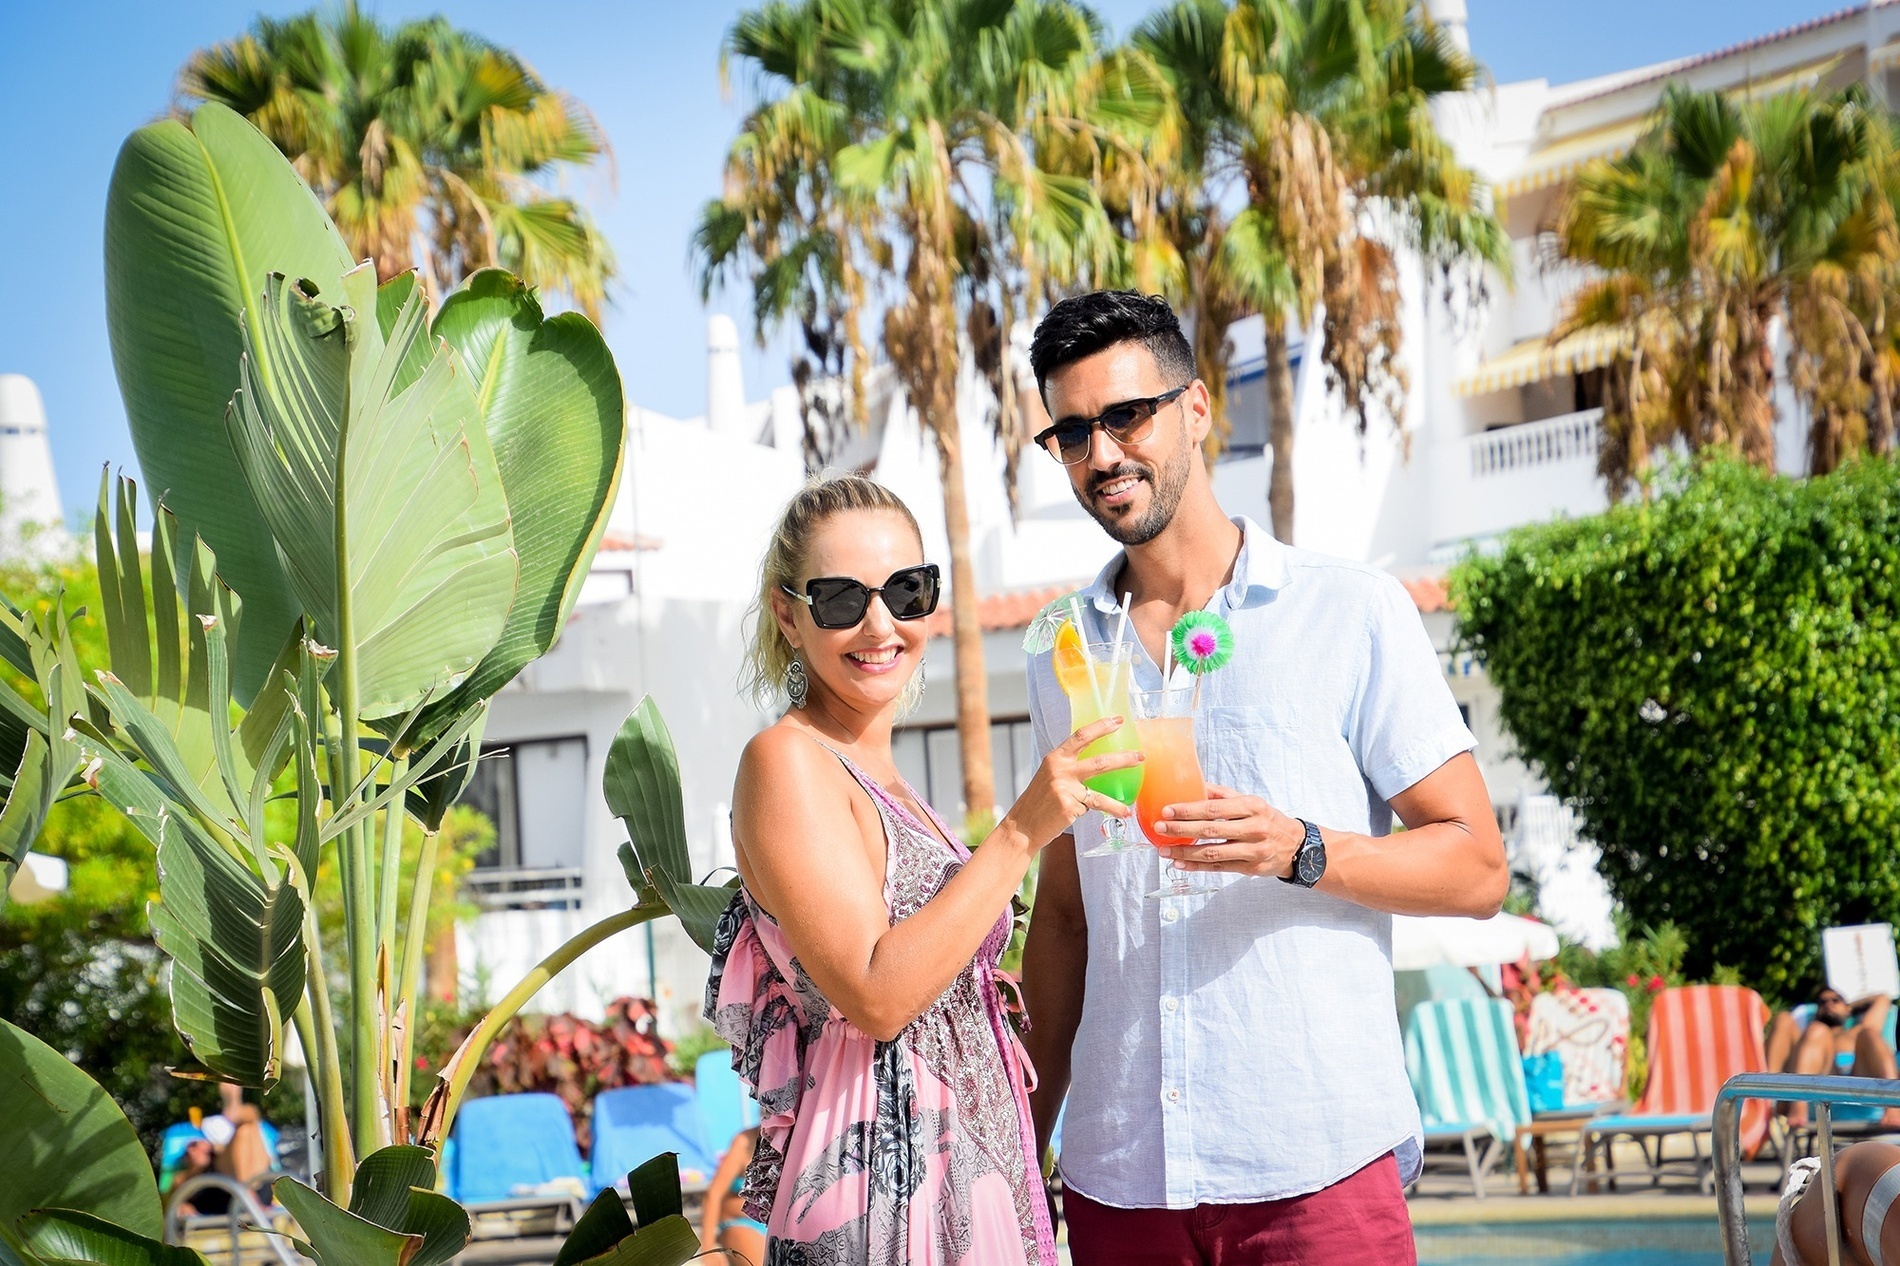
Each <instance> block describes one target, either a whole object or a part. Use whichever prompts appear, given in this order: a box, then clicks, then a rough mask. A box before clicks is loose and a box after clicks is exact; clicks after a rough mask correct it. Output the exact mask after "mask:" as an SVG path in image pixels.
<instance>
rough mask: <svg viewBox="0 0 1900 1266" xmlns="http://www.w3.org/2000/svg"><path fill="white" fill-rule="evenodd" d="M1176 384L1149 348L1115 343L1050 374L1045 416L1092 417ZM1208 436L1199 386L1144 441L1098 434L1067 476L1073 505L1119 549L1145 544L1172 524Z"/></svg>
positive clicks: (1162, 415) (1168, 409)
mask: <svg viewBox="0 0 1900 1266" xmlns="http://www.w3.org/2000/svg"><path fill="white" fill-rule="evenodd" d="M1178 385H1180V384H1178V383H1174V382H1169V381H1167V380H1166V379H1165V378H1164V376H1163V375H1162V373H1161V370H1160V368H1159V367H1158V366H1157V365H1156V364H1155V359H1154V356H1153V355H1152V354H1151V353H1150V352H1149V351H1148V349H1147V348H1146V347H1143V346H1142V345H1141V344H1140V343H1135V342H1128V343H1117V344H1115V345H1114V346H1113V347H1108V348H1104V349H1103V350H1101V351H1099V352H1097V353H1095V354H1094V355H1093V356H1087V357H1084V358H1083V359H1081V360H1078V361H1072V362H1070V363H1069V364H1067V365H1064V366H1062V367H1061V368H1060V369H1057V370H1056V371H1055V372H1053V373H1051V374H1050V375H1049V378H1048V381H1047V383H1046V394H1047V396H1048V405H1049V416H1050V418H1051V419H1053V420H1054V421H1057V422H1060V421H1063V420H1064V419H1069V418H1092V417H1096V416H1098V415H1100V414H1101V413H1103V412H1105V411H1106V410H1108V409H1110V408H1113V407H1114V406H1115V405H1117V404H1120V403H1122V402H1123V401H1126V400H1140V399H1148V398H1151V397H1154V396H1159V395H1162V394H1164V393H1165V392H1168V391H1170V390H1172V389H1173V388H1174V387H1176V386H1178ZM1206 434H1207V389H1206V388H1205V387H1203V386H1201V385H1200V384H1199V383H1198V382H1197V383H1195V384H1194V385H1193V386H1191V387H1189V388H1188V389H1187V391H1185V392H1183V393H1182V394H1181V395H1180V396H1178V397H1176V398H1175V399H1174V400H1173V401H1172V402H1170V403H1168V404H1165V405H1163V406H1162V407H1161V408H1160V410H1159V411H1158V412H1156V414H1155V416H1154V421H1153V424H1152V426H1151V428H1150V430H1149V432H1148V434H1147V435H1146V436H1144V437H1143V438H1142V439H1140V440H1138V441H1134V442H1131V443H1127V444H1121V443H1117V442H1116V441H1115V440H1114V439H1113V438H1111V437H1110V436H1109V434H1108V432H1106V431H1104V430H1102V429H1100V428H1097V429H1096V430H1095V431H1094V432H1093V433H1092V434H1091V435H1090V437H1089V452H1088V457H1087V459H1086V460H1084V461H1080V462H1077V463H1076V464H1074V465H1072V466H1067V467H1064V469H1066V470H1067V471H1068V472H1069V483H1070V485H1071V486H1072V487H1073V488H1074V489H1075V499H1076V500H1077V501H1079V502H1080V503H1081V504H1082V508H1083V509H1084V510H1087V511H1088V512H1089V515H1090V516H1091V517H1092V518H1094V520H1095V521H1096V522H1097V523H1099V524H1101V525H1102V530H1103V531H1105V532H1107V533H1108V534H1109V536H1111V537H1113V538H1114V539H1115V540H1116V541H1117V542H1119V543H1120V544H1122V545H1145V544H1147V543H1148V542H1149V541H1152V540H1153V539H1154V538H1155V537H1157V536H1159V535H1161V533H1162V531H1163V530H1164V529H1166V527H1167V526H1168V524H1169V523H1171V522H1172V521H1173V520H1174V514H1175V511H1176V510H1178V509H1179V508H1180V505H1181V497H1182V494H1183V493H1184V492H1186V490H1187V485H1188V481H1189V479H1190V478H1192V476H1193V471H1194V464H1195V462H1196V461H1198V460H1199V456H1198V453H1197V451H1196V450H1197V449H1198V448H1199V447H1200V442H1201V440H1202V438H1203V437H1205V436H1206ZM1050 460H1053V459H1050Z"/></svg>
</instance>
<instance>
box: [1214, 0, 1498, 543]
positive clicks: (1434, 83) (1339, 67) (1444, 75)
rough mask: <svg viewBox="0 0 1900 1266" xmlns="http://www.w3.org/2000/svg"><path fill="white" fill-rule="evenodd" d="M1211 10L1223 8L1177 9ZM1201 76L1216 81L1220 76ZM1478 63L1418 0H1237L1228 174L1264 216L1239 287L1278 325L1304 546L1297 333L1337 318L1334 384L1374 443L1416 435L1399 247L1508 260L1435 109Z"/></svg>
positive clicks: (1237, 253) (1283, 520)
mask: <svg viewBox="0 0 1900 1266" xmlns="http://www.w3.org/2000/svg"><path fill="white" fill-rule="evenodd" d="M1177 8H1191V9H1193V10H1195V11H1196V13H1197V19H1198V20H1200V21H1203V22H1204V21H1205V18H1204V17H1200V16H1199V15H1200V14H1201V13H1207V12H1211V10H1212V8H1213V6H1212V5H1207V4H1196V5H1191V6H1177ZM1201 73H1203V74H1205V73H1206V72H1205V70H1203V71H1202V72H1201ZM1476 76H1477V69H1476V67H1475V66H1474V64H1473V63H1472V62H1471V60H1470V59H1469V58H1468V57H1466V56H1465V55H1464V54H1462V53H1461V52H1459V51H1458V50H1457V48H1456V47H1454V46H1453V45H1452V44H1451V42H1450V40H1449V39H1448V37H1446V36H1445V34H1444V33H1443V32H1441V31H1440V30H1438V29H1437V28H1436V27H1434V26H1433V25H1431V24H1430V23H1429V21H1428V20H1426V19H1425V18H1424V16H1423V15H1422V13H1421V11H1420V6H1419V5H1418V4H1417V2H1416V0H1235V2H1234V4H1233V7H1232V8H1231V9H1229V10H1228V11H1227V12H1226V14H1225V19H1224V23H1223V29H1222V32H1221V42H1220V62H1219V67H1218V76H1217V78H1216V79H1215V80H1213V82H1211V83H1204V84H1203V85H1201V86H1200V87H1199V89H1198V90H1197V91H1198V93H1199V95H1200V96H1202V97H1203V98H1204V99H1207V100H1210V101H1214V102H1217V103H1218V109H1219V112H1220V118H1221V124H1220V127H1219V129H1218V132H1217V140H1216V142H1215V145H1216V149H1217V150H1218V151H1219V157H1218V159H1217V162H1216V164H1215V166H1216V168H1217V169H1218V168H1220V167H1227V168H1229V169H1231V170H1232V171H1234V172H1237V173H1238V177H1239V179H1240V181H1241V182H1242V184H1243V185H1244V188H1245V192H1246V205H1245V207H1244V209H1242V210H1241V211H1240V212H1239V214H1237V215H1236V216H1235V217H1234V220H1233V222H1232V223H1231V224H1230V225H1228V226H1227V228H1226V231H1225V232H1224V234H1222V235H1221V240H1220V255H1219V258H1220V268H1221V273H1222V275H1223V276H1224V278H1225V279H1226V281H1227V284H1228V286H1229V287H1230V288H1231V290H1232V292H1233V293H1234V294H1235V295H1237V296H1238V298H1239V300H1240V301H1241V302H1242V303H1244V304H1245V305H1246V306H1248V307H1250V308H1252V309H1253V310H1255V311H1258V312H1259V313H1260V314H1261V315H1262V317H1263V318H1264V320H1265V325H1266V387H1267V391H1266V397H1267V423H1268V427H1267V429H1268V439H1269V444H1270V446H1271V448H1272V451H1273V467H1272V474H1271V477H1270V478H1271V483H1270V485H1269V490H1268V504H1269V507H1270V509H1271V511H1272V518H1273V530H1274V534H1275V535H1276V536H1278V537H1279V538H1280V539H1282V540H1288V541H1290V540H1291V539H1292V537H1293V420H1294V418H1293V377H1292V367H1291V362H1290V359H1289V353H1288V339H1287V323H1288V321H1289V320H1295V321H1298V322H1299V323H1300V325H1302V326H1306V325H1308V324H1310V323H1311V321H1312V318H1313V315H1314V313H1315V311H1317V310H1318V309H1319V308H1321V307H1322V306H1323V307H1324V309H1325V313H1326V321H1325V327H1324V337H1323V340H1322V346H1321V356H1322V359H1323V362H1324V363H1325V365H1326V367H1327V371H1328V373H1327V376H1328V380H1329V382H1330V383H1331V385H1332V386H1333V387H1334V389H1335V390H1337V391H1339V393H1340V394H1341V396H1342V397H1343V398H1344V400H1345V403H1346V405H1347V407H1348V409H1349V410H1350V411H1351V412H1352V414H1353V415H1354V416H1355V418H1356V419H1357V421H1358V425H1359V427H1360V430H1361V432H1362V433H1363V431H1364V430H1365V429H1366V428H1367V426H1368V425H1369V423H1370V419H1371V417H1372V415H1373V414H1375V413H1383V414H1384V415H1386V416H1388V417H1390V418H1391V419H1392V421H1393V422H1394V423H1395V424H1398V425H1401V426H1402V425H1403V420H1404V419H1403V401H1404V392H1405V378H1404V374H1403V371H1402V369H1401V367H1400V366H1399V364H1398V355H1399V347H1400V339H1401V334H1402V331H1401V328H1400V322H1399V313H1398V296H1399V278H1398V254H1397V252H1398V249H1399V248H1401V247H1403V248H1408V249H1410V250H1412V251H1415V252H1417V253H1418V254H1419V256H1420V257H1421V258H1422V259H1423V260H1424V262H1425V264H1426V265H1427V267H1428V268H1430V269H1431V270H1432V271H1433V273H1434V275H1436V276H1438V277H1440V278H1448V277H1450V276H1452V275H1453V274H1454V273H1455V272H1458V271H1461V270H1463V269H1466V268H1468V267H1472V266H1475V265H1480V264H1486V263H1488V264H1491V265H1493V266H1494V267H1497V268H1499V269H1504V268H1506V267H1507V266H1508V259H1509V256H1508V242H1507V239H1506V237H1505V234H1504V231H1503V228H1502V227H1501V226H1500V225H1499V224H1498V222H1497V220H1496V219H1495V217H1494V216H1493V215H1492V214H1491V212H1490V210H1489V207H1488V200H1487V199H1486V197H1485V195H1484V191H1483V189H1482V186H1481V185H1480V183H1479V182H1478V180H1477V179H1476V178H1475V177H1474V176H1473V175H1472V173H1471V172H1470V171H1469V170H1467V169H1465V168H1464V167H1462V166H1460V165H1459V164H1458V162H1457V161H1456V159H1455V158H1454V156H1453V155H1452V153H1451V150H1450V147H1449V145H1448V144H1447V143H1446V142H1445V141H1444V139H1443V138H1442V137H1440V136H1439V135H1438V132H1437V130H1436V128H1435V127H1434V125H1433V123H1432V121H1431V116H1430V109H1431V103H1432V101H1433V99H1434V98H1436V97H1439V96H1442V95H1444V94H1447V93H1456V92H1463V91H1466V90H1467V89H1469V88H1470V87H1471V86H1472V84H1473V83H1474V82H1475V80H1476Z"/></svg>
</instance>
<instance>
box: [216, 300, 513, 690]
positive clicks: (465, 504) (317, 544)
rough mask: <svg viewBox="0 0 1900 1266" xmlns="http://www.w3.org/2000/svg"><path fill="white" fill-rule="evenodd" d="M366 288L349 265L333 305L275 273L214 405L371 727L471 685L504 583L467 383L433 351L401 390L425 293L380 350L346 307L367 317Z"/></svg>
mask: <svg viewBox="0 0 1900 1266" xmlns="http://www.w3.org/2000/svg"><path fill="white" fill-rule="evenodd" d="M369 280H370V279H369V276H368V274H367V273H356V274H352V275H351V277H350V278H349V280H348V282H347V283H346V292H345V293H346V296H347V300H348V302H347V303H346V304H345V306H343V307H335V306H332V304H331V301H330V300H328V299H326V298H324V297H323V296H321V295H319V294H315V293H312V292H311V291H310V290H308V289H307V288H305V287H303V286H301V285H296V286H293V285H290V284H288V283H286V281H285V280H284V278H283V277H282V276H280V275H277V274H272V276H271V277H269V278H268V279H267V281H266V286H265V293H264V298H263V302H262V304H261V306H260V309H259V310H258V311H257V312H255V313H253V314H250V315H247V317H246V320H245V323H244V345H245V349H246V350H245V361H244V367H243V372H242V386H241V388H240V390H239V391H238V393H237V395H236V396H235V397H234V398H233V400H232V402H231V408H230V410H229V411H228V412H227V414H226V424H227V430H228V433H229V435H230V438H231V443H232V447H233V448H234V449H235V450H236V451H237V453H238V456H239V460H240V463H241V465H242V468H243V471H244V477H245V480H246V481H247V483H248V486H249V487H250V488H251V490H252V492H253V494H254V495H255V496H256V497H257V499H258V501H259V503H260V505H261V506H262V508H263V513H264V517H265V519H266V521H267V522H268V523H269V525H270V529H271V531H272V532H273V533H274V534H275V536H276V539H277V543H278V547H279V549H280V550H281V552H282V554H283V558H284V561H285V564H286V566H287V568H288V571H289V575H290V581H291V585H292V587H293V588H294V590H295V591H296V593H297V596H298V599H299V601H300V602H301V604H302V606H303V608H304V610H305V611H307V612H309V614H310V616H311V617H312V619H313V620H314V622H315V625H316V636H317V638H318V639H319V640H320V641H322V642H324V643H325V644H326V645H330V646H334V647H335V648H336V649H337V651H338V652H339V654H340V655H343V656H348V657H353V660H354V664H355V670H356V685H357V697H358V707H359V710H360V713H361V715H362V716H363V718H364V719H366V720H367V719H376V718H381V717H391V716H397V715H400V714H401V713H403V712H405V711H407V710H409V709H410V708H412V707H414V706H415V704H416V703H418V702H419V701H421V700H422V699H423V698H425V697H427V696H431V695H434V694H437V693H440V692H443V691H447V690H450V689H453V688H454V687H455V686H456V685H457V684H458V683H460V682H461V681H462V680H463V679H464V678H466V677H467V676H468V675H469V673H470V672H472V671H473V670H474V668H475V667H476V665H477V664H478V663H479V662H480V660H481V659H482V657H483V656H485V655H486V654H487V653H488V652H489V651H490V650H491V649H492V648H493V647H494V645H495V642H496V639H498V638H499V637H500V636H501V632H502V629H503V627H504V625H505V624H506V622H507V619H508V613H509V609H510V607H511V606H512V604H513V602H514V598H515V586H516V560H515V554H514V549H513V546H512V532H511V530H510V527H509V519H508V505H507V500H506V497H505V495H504V493H503V491H502V483H501V476H500V473H499V472H498V470H497V468H496V466H495V459H494V454H493V452H492V451H491V449H490V447H489V444H488V438H487V433H486V431H485V430H484V429H483V427H482V423H481V418H480V414H479V411H478V408H477V406H476V403H475V396H474V393H473V392H472V391H471V390H470V386H469V382H468V376H467V374H466V373H464V372H463V371H462V369H461V367H460V366H459V365H458V363H457V360H456V357H455V354H454V352H452V351H451V350H449V349H448V348H447V347H446V346H445V345H442V344H437V345H436V347H435V350H434V354H433V355H432V356H431V357H430V360H429V367H428V369H427V370H426V371H425V372H424V373H423V374H422V376H421V377H420V378H418V379H416V381H415V382H414V383H412V384H411V385H410V386H409V387H407V388H406V389H403V390H401V391H397V390H396V389H395V381H396V379H397V377H398V375H399V374H400V373H401V371H402V368H403V365H404V362H405V358H406V357H407V356H408V355H409V353H410V350H411V348H412V346H413V344H414V343H415V342H416V341H417V340H421V339H426V337H427V334H426V331H425V330H424V328H423V307H422V298H421V296H420V295H419V294H418V295H412V296H411V297H410V298H409V300H408V302H407V303H406V304H405V305H404V307H403V309H402V311H401V313H399V314H398V316H397V318H396V320H395V323H394V325H393V326H392V328H391V331H390V338H389V341H388V343H387V344H386V345H385V344H384V343H383V339H382V336H381V332H380V331H379V330H378V329H377V328H376V324H375V322H374V321H373V320H368V319H366V318H363V317H359V316H358V315H357V313H359V312H362V313H369V312H372V311H373V310H374V305H375V296H374V294H373V293H372V292H371V291H370V290H369V289H368V285H369ZM265 366H275V367H276V368H277V374H276V376H275V378H272V377H267V376H266V375H265V374H264V373H263V372H261V371H262V369H263V368H264V367H265ZM339 529H340V530H339ZM346 600H347V603H348V610H349V614H350V620H351V628H350V630H349V639H350V641H351V642H352V643H353V644H352V645H350V646H344V645H342V642H343V640H344V630H343V628H342V625H341V620H342V616H343V612H344V609H345V606H344V604H345V601H346Z"/></svg>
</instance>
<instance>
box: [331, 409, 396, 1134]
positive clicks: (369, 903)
mask: <svg viewBox="0 0 1900 1266" xmlns="http://www.w3.org/2000/svg"><path fill="white" fill-rule="evenodd" d="M347 443H348V438H347V435H346V436H345V437H344V438H343V439H342V440H341V441H340V442H339V444H338V451H337V457H336V463H337V469H338V470H339V471H341V470H343V469H344V465H345V451H344V446H345V445H347ZM341 493H342V490H341V489H339V490H338V494H339V495H338V497H337V502H336V560H337V562H336V566H337V577H336V639H337V647H336V675H337V690H336V702H337V713H338V722H339V732H338V735H337V738H338V742H337V746H336V772H337V777H336V781H335V782H334V784H333V785H332V789H331V794H332V795H337V796H349V795H350V794H351V792H352V791H353V789H354V788H355V787H356V780H357V777H358V770H359V768H360V755H361V752H360V747H359V743H360V741H361V716H360V715H359V701H358V698H357V680H356V659H357V655H358V653H359V652H358V649H357V645H356V616H355V613H354V611H353V609H352V600H353V597H354V595H353V594H352V593H351V590H350V569H349V558H350V541H349V515H348V512H347V510H346V501H347V499H346V498H345V497H343V496H342V495H341ZM347 807H349V806H348V805H347V804H343V803H338V804H337V805H336V808H337V809H338V810H339V811H340V810H342V809H345V808H347ZM373 829H374V824H373V823H371V822H362V823H358V824H357V825H355V826H352V827H351V828H350V829H349V830H348V831H346V832H344V835H343V839H342V841H341V844H342V848H341V850H340V852H342V853H345V854H347V855H348V857H349V870H348V871H347V872H346V873H347V875H348V877H349V882H348V883H347V884H346V885H345V886H344V889H343V912H344V918H345V919H346V920H348V923H349V928H350V1035H351V1050H350V1063H351V1072H352V1074H353V1075H352V1076H351V1078H350V1087H351V1092H352V1097H353V1100H354V1102H353V1104H352V1108H353V1112H352V1120H353V1121H354V1123H355V1132H356V1141H357V1143H358V1144H360V1145H361V1146H363V1147H373V1146H374V1145H375V1143H376V1141H377V1140H378V1139H379V1138H381V1136H382V1133H383V1131H384V1130H385V1129H386V1128H387V1125H388V1122H387V1120H386V1119H385V1117H384V1114H383V1112H382V1111H381V1103H380V1100H381V1098H382V1095H381V1094H380V1087H381V1085H382V1077H381V1076H380V1075H379V1072H380V1070H378V1069H377V1067H376V1055H377V1050H378V1048H379V1047H380V1045H381V1043H380V1041H379V1040H378V1039H379V1037H380V1034H379V1033H378V1032H377V1024H376V1012H377V1007H376V1002H377V999H376V890H375V876H374V875H373V874H372V872H371V871H370V864H369V836H370V832H371V831H372V830H373Z"/></svg>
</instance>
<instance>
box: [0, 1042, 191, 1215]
mask: <svg viewBox="0 0 1900 1266" xmlns="http://www.w3.org/2000/svg"><path fill="white" fill-rule="evenodd" d="M0 1139H5V1140H6V1144H5V1149H4V1151H5V1156H6V1164H4V1165H0V1227H12V1226H14V1225H15V1224H16V1223H17V1222H18V1221H19V1220H20V1218H21V1217H23V1216H24V1215H25V1214H26V1213H28V1212H29V1211H30V1210H33V1209H46V1208H83V1209H87V1210H89V1211H91V1212H92V1213H94V1214H95V1215H97V1216H99V1217H102V1218H105V1219H107V1220H108V1221H110V1222H113V1223H116V1224H117V1225H119V1226H123V1227H126V1228H128V1229H129V1230H132V1231H134V1232H136V1233H138V1234H140V1235H145V1236H157V1235H160V1234H162V1233H163V1231H164V1219H163V1216H162V1213H161V1211H160V1207H159V1202H158V1183H157V1182H156V1181H155V1180H154V1179H153V1177H152V1164H151V1162H150V1161H149V1160H147V1159H146V1156H145V1149H144V1147H142V1146H141V1145H140V1144H139V1136H138V1135H137V1134H136V1133H134V1132H133V1129H132V1125H131V1123H130V1122H129V1121H127V1120H126V1119H125V1114H124V1113H123V1112H121V1111H119V1108H118V1105H117V1104H115V1103H113V1102H112V1099H111V1097H110V1096H108V1095H107V1094H106V1092H105V1091H104V1090H103V1089H101V1088H100V1086H99V1084H98V1083H97V1082H95V1081H93V1079H92V1078H90V1077H88V1076H86V1074H85V1073H83V1072H81V1071H80V1070H79V1069H77V1068H75V1067H73V1065H72V1064H70V1063H68V1062H67V1061H66V1059H65V1057H64V1056H62V1055H60V1053H59V1052H58V1051H55V1050H54V1049H53V1048H51V1047H50V1046H47V1045H46V1044H45V1043H44V1042H42V1041H40V1040H39V1039H38V1038H35V1037H33V1036H31V1035H29V1034H27V1033H26V1032H24V1031H23V1030H21V1029H17V1028H15V1027H14V1026H13V1025H11V1024H8V1023H7V1022H6V1021H5V1020H0Z"/></svg>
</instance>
